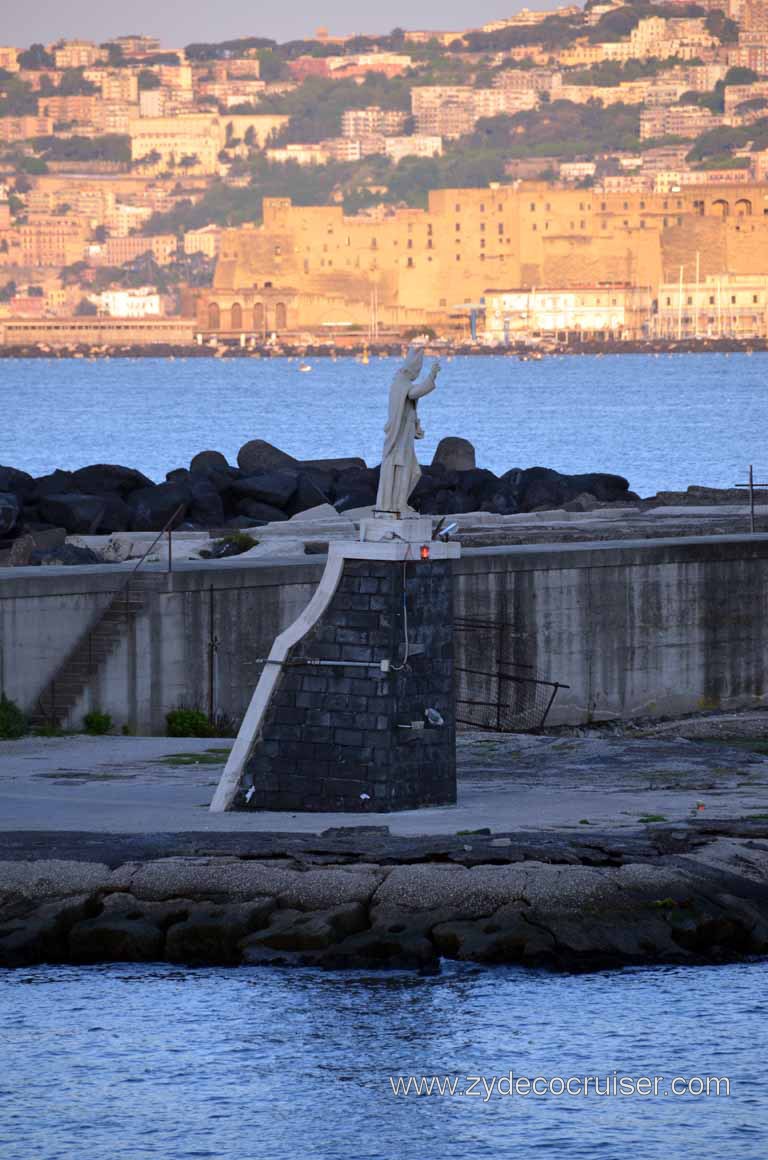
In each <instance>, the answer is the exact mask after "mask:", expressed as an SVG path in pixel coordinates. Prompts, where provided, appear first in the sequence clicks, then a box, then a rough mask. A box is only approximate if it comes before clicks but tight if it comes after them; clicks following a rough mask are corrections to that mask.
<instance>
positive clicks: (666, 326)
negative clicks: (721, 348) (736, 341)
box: [654, 273, 768, 338]
mask: <svg viewBox="0 0 768 1160" xmlns="http://www.w3.org/2000/svg"><path fill="white" fill-rule="evenodd" d="M654 334H655V335H658V336H660V337H663V338H695V337H706V338H722V337H727V338H765V337H767V336H768V275H765V274H763V275H751V276H747V275H737V274H727V273H724V274H718V275H708V276H707V277H706V278H703V279H701V280H700V281H699V282H692V281H690V280H686V281H685V282H682V283H681V282H680V281H674V282H663V283H662V284H661V285H660V286H659V297H658V314H657V315H656V317H655V318H654Z"/></svg>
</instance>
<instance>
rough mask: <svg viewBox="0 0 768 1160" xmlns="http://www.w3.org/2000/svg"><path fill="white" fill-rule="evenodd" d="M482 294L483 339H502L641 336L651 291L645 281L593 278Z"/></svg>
mask: <svg viewBox="0 0 768 1160" xmlns="http://www.w3.org/2000/svg"><path fill="white" fill-rule="evenodd" d="M484 298H485V337H486V341H487V342H489V343H493V344H496V343H500V344H506V343H509V342H514V341H517V340H520V339H537V338H562V339H565V340H566V341H567V340H569V339H570V340H572V339H578V338H585V339H589V338H599V339H601V340H608V339H614V340H619V341H623V340H628V339H638V338H642V337H643V336H644V335H645V334H646V333H647V327H648V320H649V318H650V313H651V300H652V295H651V290H650V288H649V287H636V286H626V285H623V286H622V285H618V286H615V285H610V284H604V283H597V284H591V285H584V286H569V287H567V288H565V287H560V288H549V287H541V288H539V287H536V289H530V290H529V289H517V290H487V291H486V292H485V295H484Z"/></svg>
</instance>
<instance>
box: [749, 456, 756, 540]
mask: <svg viewBox="0 0 768 1160" xmlns="http://www.w3.org/2000/svg"><path fill="white" fill-rule="evenodd" d="M749 525H750V529H751V531H753V532H754V530H755V477H754V473H753V471H752V464H751V463H750V465H749Z"/></svg>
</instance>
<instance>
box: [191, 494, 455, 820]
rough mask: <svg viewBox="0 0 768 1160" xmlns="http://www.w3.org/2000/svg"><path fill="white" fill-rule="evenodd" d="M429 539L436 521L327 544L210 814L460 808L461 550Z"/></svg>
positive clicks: (408, 521) (375, 527)
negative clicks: (456, 677)
mask: <svg viewBox="0 0 768 1160" xmlns="http://www.w3.org/2000/svg"><path fill="white" fill-rule="evenodd" d="M379 536H380V538H378V537H379ZM431 536H432V519H431V517H428V516H427V517H420V516H415V517H405V518H403V519H392V520H389V519H380V518H377V519H372V520H366V521H363V527H362V528H361V537H362V538H361V540H360V541H355V542H349V543H337V544H331V546H330V552H329V557H328V564H327V566H326V570H325V573H324V575H323V577H322V579H321V581H320V584H319V585H318V588H317V590H316V592H315V595H314V596H313V598H312V601H311V602H310V604H309V605H308V606H307V608H306V609H305V610H304V612H303V613H302V614H301V616H299V618H298V619H297V620H296V621H295V622H294V624H292V625H291V626H290V627H289V628H287V629H286V630H285V631H284V632H283V633H281V634H280V636H278V637H277V639H276V641H275V643H274V645H273V647H272V650H271V652H270V655H269V658H268V660H267V662H266V664H265V666H264V669H263V671H262V674H261V678H260V680H259V684H258V686H257V688H256V691H255V693H254V696H253V699H252V701H251V705H250V707H249V709H248V712H247V714H246V717H245V719H244V721H243V725H242V727H241V729H240V733H239V734H238V738H237V740H236V742H235V745H234V746H233V749H232V753H231V755H230V758H229V761H228V762H227V766H226V768H225V770H224V774H223V775H222V780H221V783H220V785H219V788H218V790H217V792H216V795H215V797H214V801H213V804H212V806H211V809H212V810H214V811H215V812H218V811H221V810H228V809H235V810H284V811H290V812H293V813H296V812H302V811H304V812H306V811H313V812H318V811H329V812H330V811H343V812H349V813H379V812H389V811H392V810H406V809H417V808H420V807H423V806H433V805H450V804H453V803H455V801H456V739H455V725H454V688H453V584H452V569H451V559H455V558H456V557H458V556H459V554H460V546H459V545H458V544H454V543H442V542H441V541H436V540H432V539H431ZM369 537H376V538H369Z"/></svg>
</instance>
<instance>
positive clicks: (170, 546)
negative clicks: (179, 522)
mask: <svg viewBox="0 0 768 1160" xmlns="http://www.w3.org/2000/svg"><path fill="white" fill-rule="evenodd" d="M172 534H173V529H172V528H169V529H168V571H169V572H172V571H173V543H172V540H171V536H172Z"/></svg>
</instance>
